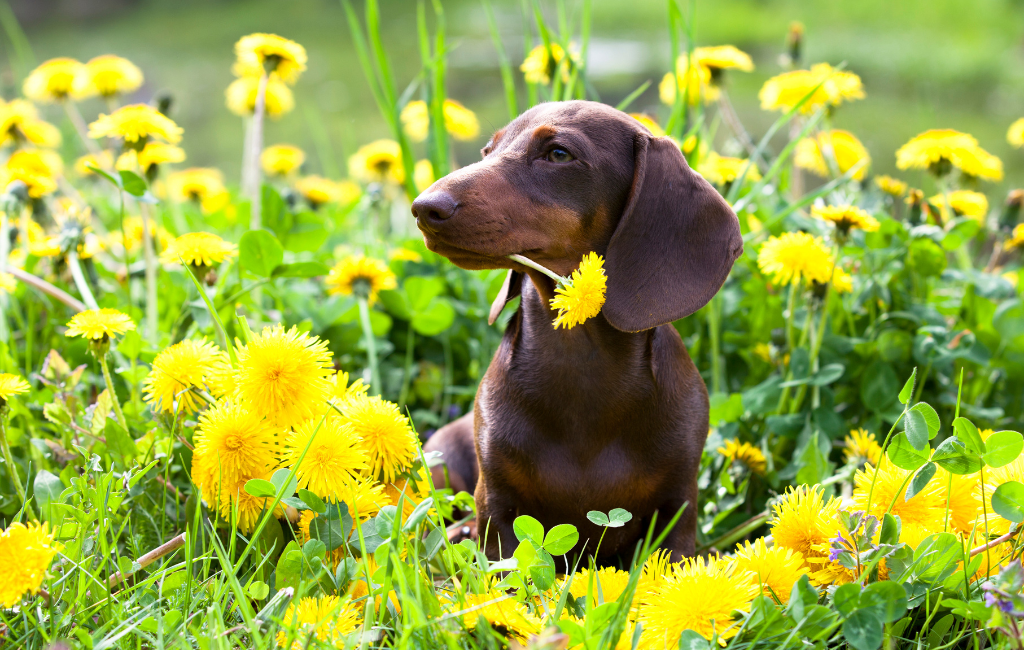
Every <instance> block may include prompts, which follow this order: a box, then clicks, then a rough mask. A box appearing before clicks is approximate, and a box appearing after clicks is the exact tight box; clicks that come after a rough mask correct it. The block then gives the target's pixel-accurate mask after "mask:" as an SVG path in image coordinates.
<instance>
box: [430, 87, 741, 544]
mask: <svg viewBox="0 0 1024 650" xmlns="http://www.w3.org/2000/svg"><path fill="white" fill-rule="evenodd" d="M482 153H483V160H482V161H480V162H478V163H475V164H473V165H470V166H468V167H464V168H462V169H460V170H458V171H456V172H453V173H451V174H449V175H448V176H446V177H444V178H442V179H441V180H439V181H437V182H436V183H434V184H433V185H432V186H430V188H429V189H427V191H426V192H424V193H423V194H421V195H420V196H419V198H417V199H416V201H415V202H414V203H413V204H412V211H413V214H414V215H415V217H416V222H417V224H418V225H419V228H420V230H421V231H422V232H423V235H424V237H425V239H426V242H427V247H428V248H429V249H430V250H432V251H435V252H437V253H439V254H441V255H444V256H445V257H447V258H448V259H450V260H451V261H452V262H454V263H455V264H457V265H458V266H461V267H462V268H466V269H493V268H508V269H510V271H509V275H508V278H507V279H506V281H505V286H504V287H503V288H502V291H501V293H500V294H499V295H498V298H497V300H495V302H494V305H493V306H492V308H491V321H492V322H493V321H494V319H495V318H496V317H497V316H498V314H499V313H500V312H501V309H502V308H503V307H504V306H505V303H506V302H507V301H508V300H511V299H512V298H514V297H515V296H517V295H522V302H521V304H520V306H519V310H518V312H517V313H516V315H515V316H514V318H513V319H512V320H511V321H510V322H509V325H508V327H507V329H506V330H505V335H504V337H503V339H502V342H501V345H500V347H499V348H498V351H497V353H496V354H495V355H494V359H493V361H491V365H490V368H488V370H487V373H486V375H485V376H484V378H483V381H482V382H481V383H480V388H479V390H478V391H477V396H476V405H475V408H474V412H473V413H472V414H467V415H466V416H464V417H462V418H460V419H459V420H456V421H455V422H452V423H451V424H449V425H448V426H446V427H443V428H442V429H440V430H439V431H438V432H437V433H436V434H435V435H434V436H433V437H432V438H431V439H430V440H429V441H428V442H427V444H426V447H425V448H426V449H427V450H434V451H440V452H442V453H443V460H444V461H445V462H446V463H447V466H448V473H449V476H450V480H451V485H452V487H453V488H455V489H456V490H467V491H473V490H474V489H475V496H476V507H477V515H478V521H479V531H480V536H482V537H483V536H485V535H486V540H487V544H486V549H485V550H486V553H487V555H488V556H489V557H492V558H495V557H498V556H499V555H502V554H503V555H505V556H509V555H511V553H512V551H513V550H514V549H515V547H516V545H517V540H516V537H515V534H514V533H513V530H512V522H513V521H514V520H515V518H516V517H517V516H519V515H531V516H533V517H535V518H536V519H538V520H539V521H540V522H541V523H542V524H544V526H545V528H550V527H551V526H554V525H556V524H562V523H569V524H573V525H575V526H576V527H577V528H578V529H579V531H580V536H581V539H583V540H589V542H588V548H587V550H588V551H589V552H591V553H593V551H594V547H595V545H596V543H597V540H598V538H599V537H600V534H601V529H600V528H598V527H597V526H595V525H594V524H592V523H590V521H588V519H587V512H588V511H590V510H600V511H604V512H607V511H609V510H611V509H612V508H625V509H626V510H628V511H629V512H631V513H632V514H633V519H632V521H630V522H629V523H628V524H626V525H625V526H624V527H621V528H612V529H609V530H608V532H607V534H606V535H605V538H604V541H603V543H602V545H601V549H600V555H601V556H602V557H606V556H614V555H617V554H620V553H622V552H626V553H631V552H632V550H633V547H634V544H635V543H636V541H637V540H638V539H640V538H641V537H642V536H643V535H644V533H645V532H646V530H647V526H648V524H649V522H650V519H651V516H652V515H654V513H655V512H657V513H658V521H660V522H662V523H664V522H666V521H667V520H669V519H671V518H672V517H673V516H674V515H675V513H676V512H677V511H678V510H679V508H681V507H682V506H683V505H684V504H686V510H685V512H684V514H683V516H682V518H681V519H680V521H679V523H678V525H677V526H676V527H675V528H674V529H673V530H672V531H671V533H670V534H669V535H668V537H667V538H666V542H665V546H666V547H667V548H669V549H670V550H671V551H672V555H673V557H674V558H675V559H680V558H681V557H682V556H687V555H693V553H694V544H695V536H696V526H697V508H696V506H697V503H696V500H697V474H698V469H699V466H700V457H701V451H702V449H703V447H704V441H705V439H706V437H707V433H708V395H707V389H706V388H705V386H704V382H703V381H702V380H701V377H700V374H699V373H698V372H697V369H696V367H695V366H694V365H693V361H691V360H690V357H689V355H688V354H687V353H686V348H685V347H684V345H683V341H682V339H681V338H680V336H679V334H678V332H677V331H676V330H675V328H674V327H672V326H671V325H670V324H669V323H671V322H672V321H674V320H677V319H679V318H682V317H684V316H687V315H689V314H692V313H693V312H695V311H696V310H698V309H700V308H701V307H702V306H704V305H705V304H706V303H707V302H708V301H709V300H710V299H711V297H712V296H714V295H715V293H716V292H717V291H718V290H719V289H720V288H721V286H722V283H723V282H725V278H726V276H727V275H728V274H729V271H730V269H731V268H732V264H733V262H734V261H735V260H736V258H737V257H738V256H739V254H740V253H741V252H742V250H743V240H742V238H741V237H740V229H739V222H738V221H737V219H736V216H735V215H734V214H733V212H732V210H731V209H730V208H729V205H728V204H727V203H726V202H725V201H724V200H723V199H722V198H721V197H720V196H719V195H718V193H717V192H716V191H715V190H714V188H712V187H711V185H709V184H708V183H707V182H706V181H705V180H704V179H703V178H701V176H700V175H698V174H697V173H695V172H694V171H692V170H691V169H690V168H689V166H688V165H687V164H686V160H685V159H684V158H683V155H682V153H680V151H679V147H678V146H677V145H676V144H675V143H674V142H673V141H672V140H670V139H669V138H656V137H653V136H652V135H651V133H650V132H649V131H648V130H647V129H646V128H644V127H643V126H642V125H641V124H640V123H639V122H637V121H636V120H634V119H633V118H631V117H629V116H628V115H626V114H625V113H623V112H621V111H618V110H615V109H613V108H610V107H608V106H605V105H604V104H599V103H594V102H585V101H572V102H559V103H549V104H542V105H539V106H535V107H534V108H532V109H530V110H529V111H527V112H526V113H524V114H523V115H521V116H520V117H519V118H517V119H516V120H515V121H514V122H512V123H511V124H509V125H508V126H506V127H505V128H504V129H501V130H500V131H498V132H497V133H495V134H494V136H493V137H492V138H491V141H490V142H489V143H488V144H487V146H486V147H484V149H483V152H482ZM590 251H596V252H597V253H599V254H600V255H603V256H604V257H605V260H606V262H605V268H606V270H607V274H608V292H607V301H606V302H605V305H604V308H603V310H602V312H601V314H599V315H598V316H597V317H595V318H593V319H591V320H589V321H587V322H586V323H584V324H582V325H580V326H577V327H575V328H573V329H571V330H566V329H557V330H556V329H554V328H553V327H552V321H553V320H554V317H555V313H554V312H553V311H552V310H551V308H550V306H549V304H548V301H549V300H550V299H551V298H552V296H553V295H554V288H555V287H554V283H553V282H552V281H551V279H549V278H548V277H547V276H545V275H543V274H541V273H538V272H536V271H534V270H532V269H529V268H526V267H524V266H522V265H520V264H518V263H515V262H513V261H511V260H509V259H508V258H507V256H508V255H509V254H510V253H520V254H522V255H525V256H526V257H528V258H530V259H532V260H534V261H536V262H538V263H540V264H542V265H544V266H547V267H548V268H550V269H552V270H554V271H555V272H557V273H559V274H560V275H563V276H566V275H569V274H570V273H571V272H572V271H573V270H574V269H575V268H576V267H577V266H578V265H579V263H580V261H581V259H582V257H583V255H584V254H586V253H588V252H590ZM471 416H472V417H471ZM441 476H443V474H441V473H438V474H436V475H435V478H439V477H441ZM578 550H579V549H578Z"/></svg>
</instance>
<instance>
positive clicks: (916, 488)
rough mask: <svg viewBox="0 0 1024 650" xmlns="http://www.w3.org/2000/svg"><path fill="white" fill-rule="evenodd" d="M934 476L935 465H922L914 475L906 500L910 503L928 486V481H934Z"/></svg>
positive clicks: (930, 463) (929, 463)
mask: <svg viewBox="0 0 1024 650" xmlns="http://www.w3.org/2000/svg"><path fill="white" fill-rule="evenodd" d="M933 476H935V463H932V462H928V463H925V464H924V465H922V466H921V469H919V470H917V472H916V473H915V474H914V478H912V479H911V480H910V485H908V486H907V491H906V494H905V496H904V500H905V501H910V500H911V499H913V498H914V497H915V496H917V494H918V493H919V492H920V491H921V490H923V489H925V488H926V487H927V486H928V481H930V480H932V477H933Z"/></svg>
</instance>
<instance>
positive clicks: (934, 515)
mask: <svg viewBox="0 0 1024 650" xmlns="http://www.w3.org/2000/svg"><path fill="white" fill-rule="evenodd" d="M874 474H875V468H874V467H873V466H872V465H871V464H870V463H869V464H867V465H865V467H864V469H862V470H857V474H856V476H855V477H854V490H853V500H854V504H855V509H857V510H862V511H865V512H869V514H872V515H874V516H876V517H878V518H881V517H882V515H883V514H885V513H886V511H887V510H888V509H889V506H890V505H891V506H892V510H891V511H890V512H891V513H892V514H893V515H897V516H898V517H899V518H900V520H901V521H902V522H903V523H904V524H917V525H919V526H923V527H925V528H928V529H930V530H942V520H943V517H944V516H945V508H946V499H945V490H944V489H940V488H939V486H938V484H937V483H936V482H935V481H931V482H929V483H928V485H927V486H926V487H925V488H924V489H923V490H921V491H920V492H918V493H917V494H916V495H914V498H912V499H911V500H910V501H907V500H906V487H907V485H906V484H905V481H906V480H907V477H908V476H910V475H911V474H913V472H909V471H907V470H903V469H900V468H898V467H896V466H894V465H893V464H892V463H886V462H884V460H882V461H880V469H879V471H878V479H877V480H876V481H875V491H874V493H872V495H871V509H870V511H868V508H867V500H868V493H869V492H870V491H871V482H872V479H873V477H874Z"/></svg>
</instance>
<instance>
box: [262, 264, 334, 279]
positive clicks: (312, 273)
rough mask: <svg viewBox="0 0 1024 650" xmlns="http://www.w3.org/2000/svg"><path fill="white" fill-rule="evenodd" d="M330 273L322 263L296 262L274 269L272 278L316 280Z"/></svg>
mask: <svg viewBox="0 0 1024 650" xmlns="http://www.w3.org/2000/svg"><path fill="white" fill-rule="evenodd" d="M330 272H331V270H330V269H329V268H327V265H326V264H321V263H320V262H295V263H294V264H280V265H278V266H276V267H274V270H273V272H272V273H271V276H272V277H275V278H315V277H319V276H321V275H327V274H328V273H330Z"/></svg>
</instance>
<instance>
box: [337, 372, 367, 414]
mask: <svg viewBox="0 0 1024 650" xmlns="http://www.w3.org/2000/svg"><path fill="white" fill-rule="evenodd" d="M330 382H331V386H332V389H331V396H332V397H333V398H334V400H335V405H336V406H337V407H338V408H340V409H342V410H344V408H345V407H344V405H345V404H346V403H347V402H348V401H349V400H350V399H352V398H353V397H355V396H357V395H366V393H367V391H368V387H367V386H366V384H364V383H363V380H362V379H356V380H355V381H353V382H352V383H351V384H349V383H348V373H347V372H337V373H335V374H333V375H331V378H330Z"/></svg>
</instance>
